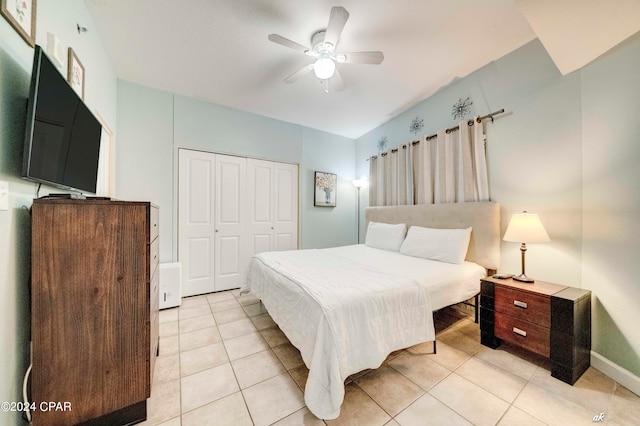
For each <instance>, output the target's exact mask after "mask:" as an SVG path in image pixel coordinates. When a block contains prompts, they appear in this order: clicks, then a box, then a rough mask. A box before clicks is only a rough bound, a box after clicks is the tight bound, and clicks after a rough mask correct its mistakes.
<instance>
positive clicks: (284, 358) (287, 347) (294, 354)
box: [271, 342, 304, 370]
mask: <svg viewBox="0 0 640 426" xmlns="http://www.w3.org/2000/svg"><path fill="white" fill-rule="evenodd" d="M271 349H273V351H274V352H275V353H276V355H277V356H278V358H279V359H280V361H281V362H282V364H283V365H284V368H286V369H287V370H291V369H293V368H296V367H299V366H301V365H304V361H303V360H302V356H301V355H300V351H299V350H298V348H296V347H295V346H293V345H292V344H291V343H288V342H287V343H283V344H282V345H278V346H274V347H273V348H271Z"/></svg>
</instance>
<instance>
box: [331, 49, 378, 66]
mask: <svg viewBox="0 0 640 426" xmlns="http://www.w3.org/2000/svg"><path fill="white" fill-rule="evenodd" d="M337 56H338V58H337V60H338V62H340V63H344V64H372V65H378V64H380V63H381V62H382V61H384V55H383V54H382V52H347V53H340V54H339V55H337ZM343 58H344V60H343Z"/></svg>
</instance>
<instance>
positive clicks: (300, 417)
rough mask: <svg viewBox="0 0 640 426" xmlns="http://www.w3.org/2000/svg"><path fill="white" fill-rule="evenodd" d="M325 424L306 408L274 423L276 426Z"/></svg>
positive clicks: (316, 425) (317, 425) (314, 425)
mask: <svg viewBox="0 0 640 426" xmlns="http://www.w3.org/2000/svg"><path fill="white" fill-rule="evenodd" d="M324 424H325V423H324V422H323V421H322V420H320V419H319V418H317V417H316V416H314V415H313V414H312V413H311V411H309V409H308V408H307V407H305V408H303V409H302V410H298V411H296V412H295V413H293V414H289V415H288V416H287V417H285V418H284V419H282V420H280V421H278V422H276V423H274V426H324Z"/></svg>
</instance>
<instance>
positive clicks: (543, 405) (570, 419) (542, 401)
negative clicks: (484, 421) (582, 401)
mask: <svg viewBox="0 0 640 426" xmlns="http://www.w3.org/2000/svg"><path fill="white" fill-rule="evenodd" d="M513 406H515V407H516V408H519V409H521V410H522V411H524V412H526V413H527V414H530V415H531V416H533V417H535V418H536V419H538V420H540V421H542V422H543V423H546V424H549V425H571V426H574V425H587V424H589V425H593V416H594V415H595V414H597V413H596V411H597V409H594V410H591V411H590V410H587V409H585V408H583V407H582V406H580V405H578V404H574V403H573V402H570V401H567V400H566V399H564V398H562V397H560V396H559V395H557V394H554V393H553V392H551V391H548V390H546V389H543V388H541V387H540V386H538V385H535V384H533V383H528V384H527V385H526V386H525V387H524V389H523V390H522V392H521V393H520V395H518V397H517V398H516V400H515V401H514V402H513Z"/></svg>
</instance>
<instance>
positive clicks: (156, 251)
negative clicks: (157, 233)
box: [149, 238, 160, 279]
mask: <svg viewBox="0 0 640 426" xmlns="http://www.w3.org/2000/svg"><path fill="white" fill-rule="evenodd" d="M159 263H160V239H159V238H156V239H155V241H154V242H152V243H151V244H150V245H149V279H151V278H152V277H153V274H155V273H156V271H157V269H158V264H159Z"/></svg>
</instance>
